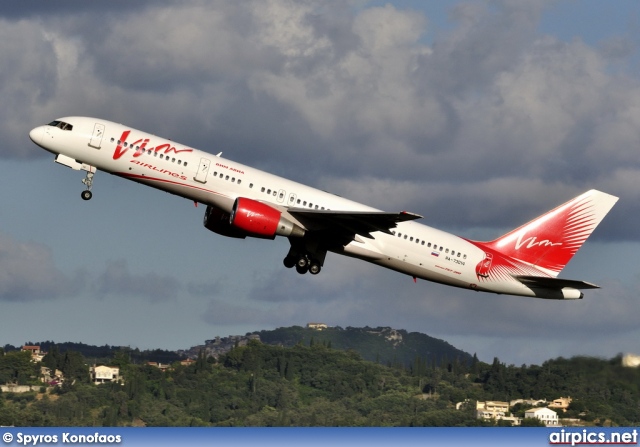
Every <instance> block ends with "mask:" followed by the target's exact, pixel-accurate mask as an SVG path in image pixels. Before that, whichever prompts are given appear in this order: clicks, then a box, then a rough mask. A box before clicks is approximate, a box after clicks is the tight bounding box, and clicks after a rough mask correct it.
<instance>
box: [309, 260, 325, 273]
mask: <svg viewBox="0 0 640 447" xmlns="http://www.w3.org/2000/svg"><path fill="white" fill-rule="evenodd" d="M320 270H322V267H320V264H317V263H315V262H311V265H310V266H309V273H311V274H312V275H317V274H318V273H320Z"/></svg>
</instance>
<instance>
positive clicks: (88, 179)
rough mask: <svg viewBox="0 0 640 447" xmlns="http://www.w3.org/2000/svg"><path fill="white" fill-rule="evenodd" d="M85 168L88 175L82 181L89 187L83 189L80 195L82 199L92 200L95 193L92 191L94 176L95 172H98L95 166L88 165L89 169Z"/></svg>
mask: <svg viewBox="0 0 640 447" xmlns="http://www.w3.org/2000/svg"><path fill="white" fill-rule="evenodd" d="M83 169H84V167H83ZM85 170H86V171H87V175H86V177H85V178H83V179H82V183H84V185H85V186H86V187H87V189H86V190H84V191H82V193H80V197H82V200H91V197H93V193H92V192H91V186H93V176H94V173H95V172H96V168H94V167H93V166H88V169H85Z"/></svg>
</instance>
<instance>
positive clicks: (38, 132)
mask: <svg viewBox="0 0 640 447" xmlns="http://www.w3.org/2000/svg"><path fill="white" fill-rule="evenodd" d="M43 134H44V127H43V126H39V127H36V128H35V129H31V132H29V138H31V141H33V142H34V143H36V144H37V145H38V146H40V143H41V142H42V135H43Z"/></svg>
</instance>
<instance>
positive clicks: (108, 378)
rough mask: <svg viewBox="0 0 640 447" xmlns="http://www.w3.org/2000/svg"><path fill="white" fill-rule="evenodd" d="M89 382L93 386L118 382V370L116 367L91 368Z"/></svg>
mask: <svg viewBox="0 0 640 447" xmlns="http://www.w3.org/2000/svg"><path fill="white" fill-rule="evenodd" d="M90 372H91V381H92V382H93V383H95V384H99V383H107V382H114V381H116V382H117V381H119V380H120V368H118V367H117V366H92V367H91V368H90Z"/></svg>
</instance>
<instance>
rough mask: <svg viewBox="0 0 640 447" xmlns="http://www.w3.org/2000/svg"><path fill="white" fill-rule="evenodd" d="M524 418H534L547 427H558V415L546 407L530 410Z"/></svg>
mask: <svg viewBox="0 0 640 447" xmlns="http://www.w3.org/2000/svg"><path fill="white" fill-rule="evenodd" d="M524 417H525V418H535V419H538V420H540V421H542V422H543V423H544V425H546V426H547V427H558V426H559V425H560V423H559V421H558V413H556V412H555V411H553V410H550V409H549V408H547V407H542V408H531V409H529V410H527V411H525V413H524Z"/></svg>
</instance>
